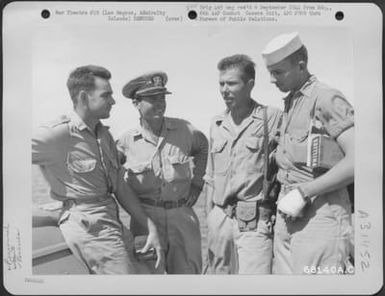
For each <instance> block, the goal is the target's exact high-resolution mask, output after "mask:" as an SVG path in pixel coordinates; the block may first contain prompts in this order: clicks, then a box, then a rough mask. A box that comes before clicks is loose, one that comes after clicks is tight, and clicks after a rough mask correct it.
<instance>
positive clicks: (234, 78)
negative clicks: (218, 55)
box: [219, 67, 254, 110]
mask: <svg viewBox="0 0 385 296" xmlns="http://www.w3.org/2000/svg"><path fill="white" fill-rule="evenodd" d="M243 74H244V73H243V72H242V70H241V69H240V68H238V67H232V68H228V69H226V70H223V71H220V73H219V90H220V93H221V95H222V97H223V99H224V100H225V103H226V106H227V108H228V109H229V110H232V109H234V108H237V107H238V106H242V105H243V104H245V103H247V101H248V100H249V98H250V93H251V90H252V88H253V86H254V80H253V79H249V80H248V81H246V82H245V81H244V80H243V79H242V78H243Z"/></svg>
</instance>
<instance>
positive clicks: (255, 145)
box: [245, 137, 263, 153]
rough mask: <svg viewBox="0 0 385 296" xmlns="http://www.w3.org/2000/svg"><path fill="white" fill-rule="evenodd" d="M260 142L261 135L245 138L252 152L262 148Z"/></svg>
mask: <svg viewBox="0 0 385 296" xmlns="http://www.w3.org/2000/svg"><path fill="white" fill-rule="evenodd" d="M262 140H263V138H262ZM260 142H261V138H260V137H249V138H247V139H246V140H245V145H246V147H247V148H248V149H249V150H250V151H251V152H254V153H255V152H257V151H258V150H259V149H260V148H261V144H260Z"/></svg>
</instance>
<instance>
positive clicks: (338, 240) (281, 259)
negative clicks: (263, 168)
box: [262, 33, 354, 274]
mask: <svg viewBox="0 0 385 296" xmlns="http://www.w3.org/2000/svg"><path fill="white" fill-rule="evenodd" d="M262 56H263V58H264V60H265V62H266V66H267V69H268V70H269V72H270V75H271V82H272V83H274V84H275V85H276V86H277V87H278V89H280V90H281V91H282V92H289V94H288V96H287V97H286V98H285V99H284V100H285V111H284V116H283V124H282V129H281V138H280V142H279V145H278V148H277V153H276V161H277V163H278V166H279V172H278V179H279V181H280V182H281V183H282V190H281V194H280V197H279V201H278V206H277V207H278V212H279V214H278V215H277V222H276V225H275V236H274V268H273V269H274V273H296V274H300V273H311V274H313V273H320V274H321V273H322V274H327V273H330V274H332V273H343V272H346V266H345V263H346V260H347V258H348V254H349V240H350V232H351V226H350V209H351V206H350V201H349V197H348V192H347V190H346V186H347V185H348V184H350V183H352V182H353V178H354V112H353V108H352V106H351V105H350V104H349V103H348V101H347V100H346V99H345V97H344V96H343V94H342V93H341V92H339V91H338V90H336V89H333V88H331V87H329V86H327V85H325V84H323V83H321V82H319V81H318V80H317V78H316V77H315V76H314V75H311V74H310V73H309V71H308V68H307V62H308V55H307V50H306V47H305V46H304V45H303V43H302V41H301V40H300V38H299V35H298V33H290V34H284V35H280V36H278V37H276V38H274V39H273V40H272V41H271V42H269V44H268V45H267V46H266V48H265V50H264V51H263V53H262ZM310 124H312V126H313V127H311V126H310ZM309 131H312V132H313V131H314V132H315V131H317V134H319V135H323V136H325V137H328V139H330V140H331V141H329V144H330V145H333V146H338V147H339V148H338V149H340V150H341V154H342V155H343V156H342V159H341V160H340V161H338V162H337V163H336V164H335V165H334V167H332V168H331V169H330V170H329V171H327V172H326V173H324V174H320V173H319V171H316V170H313V169H312V168H311V167H310V163H309V162H308V160H307V158H308V156H310V155H311V153H310V151H308V144H309V143H308V141H309ZM337 144H338V145H337ZM333 146H328V148H326V149H331V148H332V147H333ZM327 154H328V151H325V155H327Z"/></svg>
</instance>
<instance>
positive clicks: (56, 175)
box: [32, 113, 120, 200]
mask: <svg viewBox="0 0 385 296" xmlns="http://www.w3.org/2000/svg"><path fill="white" fill-rule="evenodd" d="M32 163H33V164H37V165H40V167H41V168H42V172H43V174H44V176H45V178H46V180H47V181H48V183H49V184H50V186H51V196H52V198H54V199H56V200H67V199H88V198H95V197H100V198H102V197H104V196H106V194H108V193H112V192H114V191H115V190H116V188H117V180H118V174H119V167H120V166H119V162H118V153H117V150H116V147H115V143H114V140H113V138H112V136H111V134H110V132H109V131H108V127H106V126H104V125H102V123H98V125H97V131H96V134H95V133H94V132H93V131H92V130H90V129H89V128H88V126H87V125H86V124H85V123H84V122H83V121H82V120H81V119H80V117H79V116H78V115H77V114H76V113H73V114H71V115H69V116H62V117H60V118H59V119H57V120H55V121H54V122H51V123H49V124H47V125H44V126H41V127H39V129H38V131H37V133H36V134H35V135H34V137H33V138H32Z"/></svg>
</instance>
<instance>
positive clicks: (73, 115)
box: [69, 111, 110, 133]
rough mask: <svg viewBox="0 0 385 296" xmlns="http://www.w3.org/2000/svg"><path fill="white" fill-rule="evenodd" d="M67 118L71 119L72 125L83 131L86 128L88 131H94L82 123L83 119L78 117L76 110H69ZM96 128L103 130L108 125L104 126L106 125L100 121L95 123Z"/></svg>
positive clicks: (106, 128)
mask: <svg viewBox="0 0 385 296" xmlns="http://www.w3.org/2000/svg"><path fill="white" fill-rule="evenodd" d="M69 118H70V119H71V122H72V123H73V125H74V126H75V127H76V128H77V129H78V130H79V131H83V130H85V129H88V130H89V131H90V132H92V133H93V132H94V131H92V130H91V129H90V128H89V127H88V125H87V124H85V123H84V121H83V120H82V119H81V118H80V116H79V115H78V114H77V113H76V112H74V111H73V112H71V113H70V114H69ZM96 128H97V130H100V131H104V130H108V129H109V128H110V127H109V126H106V125H103V124H102V123H101V122H100V121H99V122H98V123H97V125H96Z"/></svg>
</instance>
